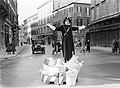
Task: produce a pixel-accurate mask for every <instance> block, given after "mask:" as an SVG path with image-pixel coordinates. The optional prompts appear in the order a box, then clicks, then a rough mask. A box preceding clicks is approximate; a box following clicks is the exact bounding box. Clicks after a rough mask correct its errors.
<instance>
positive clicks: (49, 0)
mask: <svg viewBox="0 0 120 88" xmlns="http://www.w3.org/2000/svg"><path fill="white" fill-rule="evenodd" d="M51 1H53V0H48V1H46V2H44V3H43V4H41V5H40V6H39V7H38V8H37V10H38V9H40V8H41V7H43V6H44V5H46V4H48V3H49V2H51Z"/></svg>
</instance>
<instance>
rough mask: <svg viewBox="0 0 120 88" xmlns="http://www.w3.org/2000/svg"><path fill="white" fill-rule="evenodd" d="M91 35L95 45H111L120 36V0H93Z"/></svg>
mask: <svg viewBox="0 0 120 88" xmlns="http://www.w3.org/2000/svg"><path fill="white" fill-rule="evenodd" d="M88 28H89V36H90V40H91V44H92V45H93V46H105V47H106V46H111V44H112V40H113V39H116V40H118V39H119V38H120V0H91V23H90V25H89V27H88Z"/></svg>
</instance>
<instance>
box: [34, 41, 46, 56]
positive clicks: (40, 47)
mask: <svg viewBox="0 0 120 88" xmlns="http://www.w3.org/2000/svg"><path fill="white" fill-rule="evenodd" d="M35 52H41V53H42V54H45V46H44V42H43V41H42V40H32V54H34V53H35Z"/></svg>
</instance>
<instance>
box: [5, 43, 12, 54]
mask: <svg viewBox="0 0 120 88" xmlns="http://www.w3.org/2000/svg"><path fill="white" fill-rule="evenodd" d="M6 52H7V53H8V54H11V45H10V43H7V48H6Z"/></svg>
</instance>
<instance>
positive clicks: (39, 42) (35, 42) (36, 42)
mask: <svg viewBox="0 0 120 88" xmlns="http://www.w3.org/2000/svg"><path fill="white" fill-rule="evenodd" d="M34 44H42V40H35V41H34Z"/></svg>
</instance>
